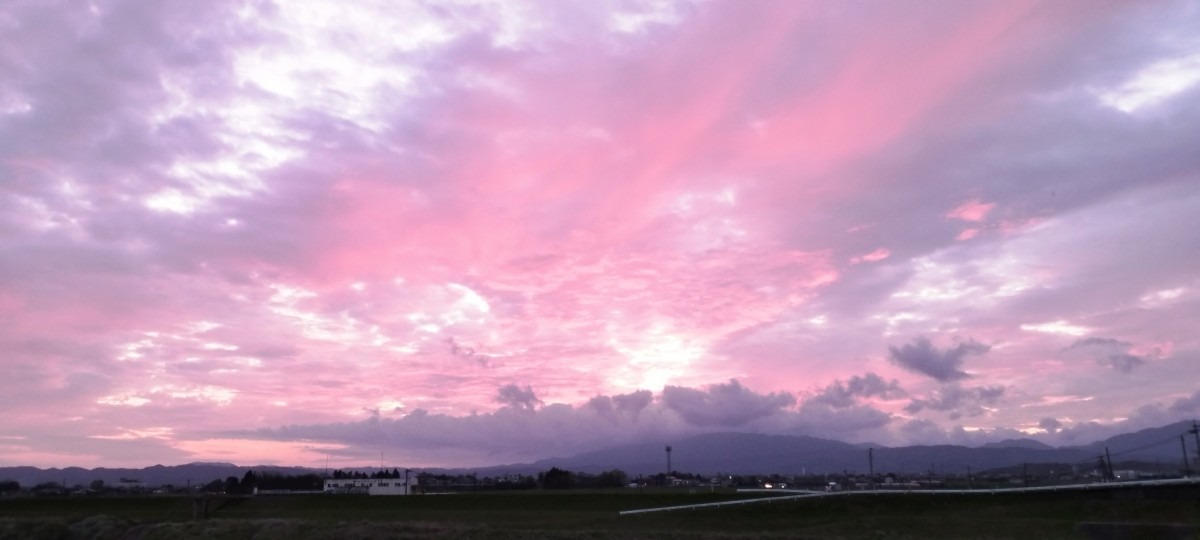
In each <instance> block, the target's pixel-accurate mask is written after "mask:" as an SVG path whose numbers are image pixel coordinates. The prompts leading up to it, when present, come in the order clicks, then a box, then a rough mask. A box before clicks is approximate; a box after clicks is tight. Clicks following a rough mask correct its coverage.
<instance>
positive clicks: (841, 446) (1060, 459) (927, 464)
mask: <svg viewBox="0 0 1200 540" xmlns="http://www.w3.org/2000/svg"><path fill="white" fill-rule="evenodd" d="M1190 427H1191V423H1190V422H1177V423H1174V424H1170V425H1167V426H1162V427H1157V428H1151V429H1144V430H1141V431H1137V432H1134V433H1127V434H1122V435H1117V436H1115V437H1110V438H1108V439H1104V440H1101V441H1096V442H1094V443H1091V444H1088V445H1082V446H1073V447H1062V448H1052V447H1049V446H1047V445H1044V444H1042V443H1039V442H1037V441H1033V440H1029V439H1011V440H1007V441H1000V442H996V443H990V444H986V445H984V446H983V447H980V448H971V447H966V446H956V445H934V446H905V447H896V448H888V447H883V446H866V445H863V444H848V443H844V442H839V441H831V440H826V439H818V438H815V437H803V436H789V435H762V434H754V433H709V434H704V435H696V436H692V437H687V438H683V439H679V440H672V441H664V442H663V443H646V444H632V445H624V446H616V447H612V448H605V449H600V450H595V451H591V452H585V453H582V454H577V455H574V456H571V457H561V458H551V459H543V460H539V461H535V462H533V463H523V464H512V465H499V466H493V467H473V468H469V469H425V470H426V471H430V472H445V473H449V474H462V473H469V472H475V473H478V474H479V475H480V476H492V475H497V474H507V473H521V474H535V473H537V472H541V471H545V470H548V469H550V468H551V467H559V468H562V469H567V470H571V471H576V472H586V473H599V472H603V471H607V470H612V469H621V470H623V471H625V472H626V473H628V474H632V475H637V474H646V475H649V474H657V473H660V472H664V471H665V470H666V468H667V454H666V450H665V446H666V444H670V445H671V447H672V453H671V468H672V469H673V470H676V471H684V472H691V473H701V474H716V473H726V474H764V473H780V474H803V473H810V474H823V473H833V472H842V471H849V472H860V473H861V472H866V471H867V470H868V467H869V464H868V457H867V456H868V451H869V450H868V448H871V450H870V451H871V452H872V453H873V455H874V468H875V472H877V473H883V472H902V473H921V472H930V471H932V472H936V473H939V474H958V473H964V472H966V469H967V468H968V467H970V468H971V469H972V470H973V471H983V470H987V469H1004V468H1011V467H1015V466H1022V464H1029V465H1030V466H1033V465H1036V464H1053V465H1054V467H1057V468H1065V467H1073V466H1090V465H1093V464H1095V462H1096V460H1097V456H1100V455H1102V454H1104V449H1105V448H1106V447H1107V448H1108V450H1109V453H1110V454H1112V458H1113V461H1114V462H1116V463H1120V462H1132V461H1136V460H1141V461H1143V462H1148V463H1161V464H1162V465H1163V467H1166V468H1168V469H1169V468H1170V467H1171V464H1172V463H1178V462H1179V460H1180V459H1181V456H1180V448H1179V442H1178V441H1179V436H1180V435H1182V434H1185V433H1187V430H1188V429H1189V428H1190ZM1188 437H1189V438H1188V441H1189V452H1191V453H1194V452H1195V448H1194V445H1193V444H1191V441H1192V440H1193V439H1192V438H1191V436H1190V435H1189V436H1188ZM248 470H254V471H256V472H260V473H263V472H267V473H276V474H282V475H301V474H310V473H321V472H323V470H321V469H308V468H303V467H275V466H256V467H244V466H237V465H233V464H231V463H190V464H187V465H177V466H169V467H168V466H163V465H155V466H153V467H146V468H144V469H110V468H97V469H81V468H79V467H67V468H64V469H38V468H36V467H0V480H5V479H12V480H17V481H18V482H20V483H21V485H23V486H33V485H36V484H39V483H43V482H58V483H65V484H66V485H68V486H74V485H85V486H86V485H88V484H90V483H91V482H92V481H93V480H103V481H104V483H105V484H107V485H109V486H117V485H120V483H121V481H122V479H126V480H137V481H139V482H141V483H143V484H145V485H147V486H159V485H166V484H170V485H175V486H184V485H187V484H189V483H190V484H192V485H198V484H205V483H208V482H210V481H212V480H215V479H224V478H227V477H230V476H236V477H238V478H241V477H242V476H243V475H245V473H246V471H248ZM361 470H364V471H366V470H373V469H369V468H364V469H361Z"/></svg>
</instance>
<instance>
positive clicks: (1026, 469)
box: [1021, 463, 1029, 487]
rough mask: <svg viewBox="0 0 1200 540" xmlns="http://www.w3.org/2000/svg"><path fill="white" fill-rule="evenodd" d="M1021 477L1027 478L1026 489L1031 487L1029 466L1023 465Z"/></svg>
mask: <svg viewBox="0 0 1200 540" xmlns="http://www.w3.org/2000/svg"><path fill="white" fill-rule="evenodd" d="M1021 476H1023V477H1025V487H1029V464H1028V463H1022V464H1021Z"/></svg>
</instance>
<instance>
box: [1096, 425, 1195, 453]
mask: <svg viewBox="0 0 1200 540" xmlns="http://www.w3.org/2000/svg"><path fill="white" fill-rule="evenodd" d="M1191 427H1192V423H1191V422H1190V421H1184V422H1176V423H1174V424H1168V425H1165V426H1162V427H1156V428H1149V429H1143V430H1141V431H1135V432H1133V433H1124V434H1121V435H1116V436H1113V437H1109V438H1107V439H1104V440H1102V441H1096V442H1094V443H1092V444H1088V445H1083V446H1077V447H1074V448H1078V449H1080V450H1082V451H1084V452H1087V453H1088V454H1091V455H1094V456H1099V455H1101V454H1104V450H1105V448H1107V449H1108V452H1109V454H1111V455H1112V459H1113V461H1124V460H1143V461H1175V462H1179V461H1181V460H1182V456H1181V455H1180V448H1179V436H1180V435H1182V434H1185V433H1186V432H1187V430H1189V429H1191ZM1193 441H1194V439H1192V437H1191V435H1188V452H1189V453H1190V454H1192V455H1195V452H1196V449H1195V445H1194V444H1193Z"/></svg>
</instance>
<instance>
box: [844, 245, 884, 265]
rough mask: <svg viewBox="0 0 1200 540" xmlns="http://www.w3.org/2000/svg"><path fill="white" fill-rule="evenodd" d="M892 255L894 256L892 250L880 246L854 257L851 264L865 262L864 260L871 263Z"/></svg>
mask: <svg viewBox="0 0 1200 540" xmlns="http://www.w3.org/2000/svg"><path fill="white" fill-rule="evenodd" d="M891 256H892V252H891V250H889V249H886V248H879V249H877V250H875V251H872V252H870V253H867V254H866V255H860V256H858V257H852V258H851V259H850V264H859V263H864V262H869V263H871V262H879V261H882V260H884V259H886V258H888V257H891Z"/></svg>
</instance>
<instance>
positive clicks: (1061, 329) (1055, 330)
mask: <svg viewBox="0 0 1200 540" xmlns="http://www.w3.org/2000/svg"><path fill="white" fill-rule="evenodd" d="M1021 330H1027V331H1030V332H1041V333H1043V334H1063V335H1067V336H1082V335H1084V334H1087V333H1088V332H1091V331H1092V329H1091V328H1088V327H1086V326H1079V325H1075V324H1071V323H1069V322H1067V321H1062V320H1059V321H1054V322H1048V323H1040V324H1022V325H1021Z"/></svg>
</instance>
